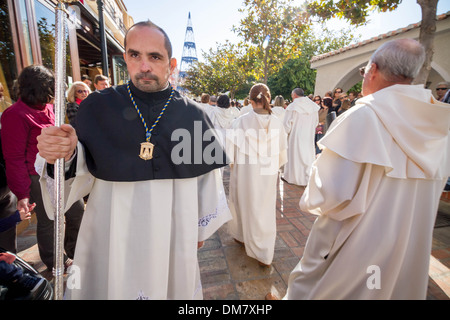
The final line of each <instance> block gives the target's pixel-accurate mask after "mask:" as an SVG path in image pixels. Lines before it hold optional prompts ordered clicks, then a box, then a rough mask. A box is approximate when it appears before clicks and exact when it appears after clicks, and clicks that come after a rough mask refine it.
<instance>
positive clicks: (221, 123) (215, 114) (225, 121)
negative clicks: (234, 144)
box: [209, 107, 236, 146]
mask: <svg viewBox="0 0 450 320" xmlns="http://www.w3.org/2000/svg"><path fill="white" fill-rule="evenodd" d="M209 118H210V119H211V122H212V124H213V125H214V128H215V129H216V132H217V135H218V136H219V138H220V139H221V143H222V145H223V146H224V145H225V135H226V131H227V129H228V128H230V127H231V122H232V121H233V120H234V119H236V114H235V113H234V111H233V108H232V107H229V108H220V107H214V108H213V109H212V110H211V112H210V113H209Z"/></svg>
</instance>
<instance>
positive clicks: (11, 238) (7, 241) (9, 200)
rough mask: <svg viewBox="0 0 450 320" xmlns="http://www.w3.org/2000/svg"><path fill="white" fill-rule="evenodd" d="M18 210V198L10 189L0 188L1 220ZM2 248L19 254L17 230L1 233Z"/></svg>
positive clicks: (0, 244) (0, 243)
mask: <svg viewBox="0 0 450 320" xmlns="http://www.w3.org/2000/svg"><path fill="white" fill-rule="evenodd" d="M16 209H17V198H16V196H15V195H14V194H13V193H12V192H11V190H9V188H8V187H7V186H6V187H3V188H0V219H3V218H7V217H9V216H10V215H12V214H14V212H16ZM0 247H1V248H3V249H5V250H8V251H10V252H13V253H17V242H16V228H11V229H9V230H6V231H4V232H0Z"/></svg>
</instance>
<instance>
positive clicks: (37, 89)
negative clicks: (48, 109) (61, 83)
mask: <svg viewBox="0 0 450 320" xmlns="http://www.w3.org/2000/svg"><path fill="white" fill-rule="evenodd" d="M17 82H18V91H19V97H20V99H21V100H22V101H23V102H25V103H26V104H27V105H29V106H41V105H44V104H46V103H49V102H50V101H51V100H52V99H53V98H54V96H55V76H54V74H53V72H52V71H51V70H50V69H48V68H46V67H44V66H42V65H31V66H28V67H25V68H24V69H23V70H22V72H21V73H20V75H19V78H18V79H17Z"/></svg>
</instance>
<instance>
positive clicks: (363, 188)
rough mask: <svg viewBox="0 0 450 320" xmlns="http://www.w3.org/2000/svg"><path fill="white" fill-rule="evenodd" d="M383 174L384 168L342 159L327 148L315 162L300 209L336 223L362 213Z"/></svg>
mask: <svg viewBox="0 0 450 320" xmlns="http://www.w3.org/2000/svg"><path fill="white" fill-rule="evenodd" d="M383 175H384V167H381V166H377V165H373V164H369V163H358V162H353V161H350V160H347V159H344V158H342V157H341V156H339V155H338V154H336V153H334V152H332V151H331V150H329V149H327V148H325V149H324V150H323V152H322V154H321V155H320V156H319V157H318V158H317V160H316V161H315V162H314V164H313V167H312V171H311V177H310V179H309V183H308V186H307V187H306V189H305V192H304V193H303V195H302V197H301V199H300V209H301V210H304V211H308V212H310V213H313V214H316V215H327V216H328V217H330V218H332V219H334V220H340V221H342V220H345V219H347V218H350V217H353V216H355V215H358V214H363V213H364V211H365V210H366V208H367V206H368V204H369V203H370V201H371V199H372V197H373V195H374V191H375V190H376V188H377V186H378V184H379V183H380V181H381V178H382V177H383Z"/></svg>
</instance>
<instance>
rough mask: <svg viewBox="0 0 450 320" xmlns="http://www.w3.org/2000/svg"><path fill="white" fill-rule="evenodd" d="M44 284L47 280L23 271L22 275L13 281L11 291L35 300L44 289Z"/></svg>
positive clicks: (45, 284)
mask: <svg viewBox="0 0 450 320" xmlns="http://www.w3.org/2000/svg"><path fill="white" fill-rule="evenodd" d="M46 286H47V280H45V279H44V278H41V277H37V276H33V275H31V274H28V273H24V275H23V276H22V277H21V278H20V279H19V280H17V281H16V282H15V283H14V288H13V292H14V293H15V295H16V296H19V295H20V294H21V295H23V296H24V297H25V299H26V300H37V299H39V297H40V296H41V294H42V292H43V291H44V290H45V288H46Z"/></svg>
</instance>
